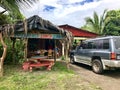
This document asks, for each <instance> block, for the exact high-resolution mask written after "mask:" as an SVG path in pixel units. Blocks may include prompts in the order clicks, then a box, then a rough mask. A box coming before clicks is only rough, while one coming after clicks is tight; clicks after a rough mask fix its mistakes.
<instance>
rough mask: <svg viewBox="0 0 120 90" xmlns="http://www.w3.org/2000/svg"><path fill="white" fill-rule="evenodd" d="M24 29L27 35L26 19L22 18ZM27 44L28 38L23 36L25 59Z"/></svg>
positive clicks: (25, 57) (25, 56)
mask: <svg viewBox="0 0 120 90" xmlns="http://www.w3.org/2000/svg"><path fill="white" fill-rule="evenodd" d="M24 29H25V35H26V36H27V21H26V20H24ZM27 44H28V39H27V37H25V39H24V60H25V61H26V60H27Z"/></svg>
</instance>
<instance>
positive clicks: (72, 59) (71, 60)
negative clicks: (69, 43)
mask: <svg viewBox="0 0 120 90" xmlns="http://www.w3.org/2000/svg"><path fill="white" fill-rule="evenodd" d="M70 63H72V64H74V63H75V60H74V57H73V56H71V57H70Z"/></svg>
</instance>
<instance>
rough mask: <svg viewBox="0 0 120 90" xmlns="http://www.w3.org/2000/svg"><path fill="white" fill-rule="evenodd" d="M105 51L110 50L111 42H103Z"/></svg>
mask: <svg viewBox="0 0 120 90" xmlns="http://www.w3.org/2000/svg"><path fill="white" fill-rule="evenodd" d="M103 49H109V40H108V39H106V40H103Z"/></svg>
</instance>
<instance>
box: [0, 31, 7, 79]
mask: <svg viewBox="0 0 120 90" xmlns="http://www.w3.org/2000/svg"><path fill="white" fill-rule="evenodd" d="M0 41H1V44H2V45H3V54H2V57H1V58H0V77H1V76H3V72H4V70H3V63H4V59H5V57H6V53H7V45H6V44H5V43H4V41H3V38H2V33H1V32H0Z"/></svg>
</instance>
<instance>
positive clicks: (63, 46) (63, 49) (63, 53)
mask: <svg viewBox="0 0 120 90" xmlns="http://www.w3.org/2000/svg"><path fill="white" fill-rule="evenodd" d="M64 51H65V45H64V41H63V42H62V56H64V55H65V52H64Z"/></svg>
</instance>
